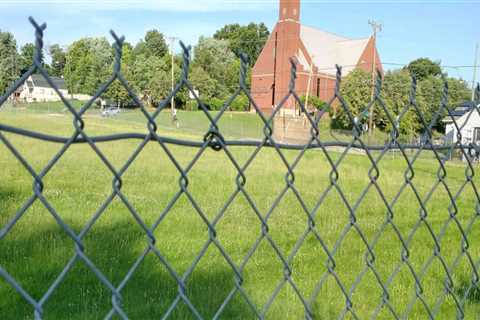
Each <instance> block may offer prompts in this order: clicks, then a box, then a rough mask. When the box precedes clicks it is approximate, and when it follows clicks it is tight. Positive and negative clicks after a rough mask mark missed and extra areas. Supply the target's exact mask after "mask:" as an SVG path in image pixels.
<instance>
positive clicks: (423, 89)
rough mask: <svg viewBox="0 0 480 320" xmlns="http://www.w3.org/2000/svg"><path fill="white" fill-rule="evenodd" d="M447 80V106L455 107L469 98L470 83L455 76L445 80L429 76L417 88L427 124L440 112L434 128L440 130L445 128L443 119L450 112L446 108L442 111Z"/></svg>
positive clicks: (420, 106) (418, 101)
mask: <svg viewBox="0 0 480 320" xmlns="http://www.w3.org/2000/svg"><path fill="white" fill-rule="evenodd" d="M445 81H447V83H448V87H449V90H448V101H447V103H448V104H447V106H448V107H449V108H450V109H455V107H456V106H457V105H459V104H460V103H462V102H464V101H465V100H469V99H470V94H471V91H470V89H469V87H468V84H467V83H466V82H465V81H463V80H459V79H455V78H446V79H445V80H444V79H442V78H438V77H434V76H429V77H427V78H425V79H424V80H423V81H421V82H420V83H419V85H418V90H417V103H418V106H419V108H420V109H421V110H422V112H423V115H424V118H425V121H426V122H427V124H430V122H431V121H432V120H433V119H434V116H435V115H437V114H439V116H438V119H437V122H436V123H435V125H434V129H436V130H438V131H440V132H443V131H444V129H445V126H444V124H443V122H442V121H441V120H442V118H444V117H446V116H447V114H448V112H447V111H446V110H443V111H442V112H440V111H441V103H442V97H443V90H444V87H445Z"/></svg>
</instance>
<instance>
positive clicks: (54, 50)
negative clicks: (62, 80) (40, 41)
mask: <svg viewBox="0 0 480 320" xmlns="http://www.w3.org/2000/svg"><path fill="white" fill-rule="evenodd" d="M48 53H49V55H50V57H51V59H52V62H51V64H50V65H51V74H52V75H53V76H56V77H62V76H63V70H64V69H65V63H66V58H67V56H66V53H65V50H63V48H62V47H61V46H60V45H59V44H53V45H51V46H50V47H49V48H48Z"/></svg>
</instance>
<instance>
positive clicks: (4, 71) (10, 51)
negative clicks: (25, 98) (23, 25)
mask: <svg viewBox="0 0 480 320" xmlns="http://www.w3.org/2000/svg"><path fill="white" fill-rule="evenodd" d="M19 60H20V58H19V56H18V53H17V43H16V41H15V38H14V36H13V35H12V34H11V33H9V32H2V31H1V30H0V95H2V94H3V93H4V92H5V90H6V89H7V87H8V86H9V85H11V84H12V83H13V81H14V80H15V79H16V78H17V77H18V75H19V72H20V68H19V65H18V64H19Z"/></svg>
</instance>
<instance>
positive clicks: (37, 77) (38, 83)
mask: <svg viewBox="0 0 480 320" xmlns="http://www.w3.org/2000/svg"><path fill="white" fill-rule="evenodd" d="M50 79H51V80H52V82H53V84H55V86H56V87H57V88H58V89H61V90H66V89H67V86H66V84H65V80H63V79H62V78H59V77H50ZM32 81H33V84H34V86H35V87H40V88H51V86H50V85H49V84H48V82H47V80H45V78H44V77H43V76H42V75H41V74H32ZM27 85H28V81H27Z"/></svg>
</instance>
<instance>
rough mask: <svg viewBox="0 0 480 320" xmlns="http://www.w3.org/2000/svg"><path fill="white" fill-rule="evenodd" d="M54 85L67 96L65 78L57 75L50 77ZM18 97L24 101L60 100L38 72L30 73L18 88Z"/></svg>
mask: <svg viewBox="0 0 480 320" xmlns="http://www.w3.org/2000/svg"><path fill="white" fill-rule="evenodd" d="M50 79H52V81H53V83H54V84H55V86H56V87H57V88H58V89H59V91H60V92H61V93H62V95H63V96H64V97H65V98H68V90H67V87H66V85H65V80H63V79H62V78H58V77H50ZM18 98H19V99H20V100H21V101H25V102H46V101H60V97H59V96H58V94H57V93H56V92H55V90H53V88H52V87H50V85H49V84H48V82H47V80H45V78H43V76H42V75H40V74H32V75H31V76H30V77H28V78H27V80H26V81H25V83H24V84H23V86H22V87H21V88H20V89H19V94H18Z"/></svg>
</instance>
